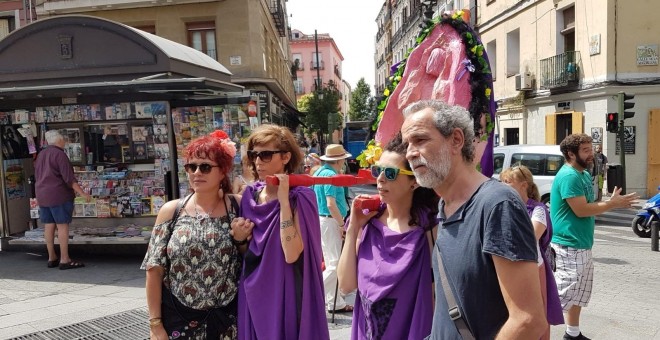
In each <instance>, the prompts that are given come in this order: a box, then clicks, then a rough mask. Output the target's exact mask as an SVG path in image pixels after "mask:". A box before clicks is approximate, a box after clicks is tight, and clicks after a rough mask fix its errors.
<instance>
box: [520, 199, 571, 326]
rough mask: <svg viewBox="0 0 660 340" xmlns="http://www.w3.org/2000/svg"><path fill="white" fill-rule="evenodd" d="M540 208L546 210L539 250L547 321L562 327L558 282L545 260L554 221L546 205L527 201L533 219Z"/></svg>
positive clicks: (562, 318) (530, 200) (562, 319)
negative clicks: (536, 210)
mask: <svg viewBox="0 0 660 340" xmlns="http://www.w3.org/2000/svg"><path fill="white" fill-rule="evenodd" d="M537 206H540V207H542V208H544V209H545V226H546V228H545V231H544V232H543V235H541V239H540V240H539V248H541V255H542V256H543V267H545V286H546V291H547V297H546V299H547V304H548V307H547V319H548V323H549V324H551V325H561V324H563V323H564V314H563V311H562V309H561V301H560V300H559V291H558V290H557V282H555V275H554V273H553V272H552V268H550V263H549V262H548V259H546V258H545V251H546V250H547V249H548V247H549V246H550V240H551V239H552V221H550V212H548V209H547V208H546V207H545V204H543V203H541V202H537V201H535V200H533V199H531V198H530V199H528V200H527V213H528V214H529V217H532V213H533V212H534V208H536V207H537Z"/></svg>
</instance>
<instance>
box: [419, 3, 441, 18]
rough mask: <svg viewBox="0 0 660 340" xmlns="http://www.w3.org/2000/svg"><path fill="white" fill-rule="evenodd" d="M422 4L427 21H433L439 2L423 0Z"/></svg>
mask: <svg viewBox="0 0 660 340" xmlns="http://www.w3.org/2000/svg"><path fill="white" fill-rule="evenodd" d="M421 4H422V8H423V9H424V10H423V11H422V13H424V16H425V17H426V19H433V13H435V10H433V7H435V5H437V4H438V0H422V1H421Z"/></svg>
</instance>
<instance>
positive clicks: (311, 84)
mask: <svg viewBox="0 0 660 340" xmlns="http://www.w3.org/2000/svg"><path fill="white" fill-rule="evenodd" d="M317 45H318V48H317ZM290 46H291V60H292V61H293V64H294V65H298V67H297V70H296V75H297V76H296V79H295V80H294V87H295V89H296V96H297V97H298V98H300V97H301V96H303V95H305V94H308V93H313V92H315V91H316V90H317V89H318V88H319V86H321V87H324V86H327V85H328V84H330V83H332V84H334V86H335V87H336V88H337V90H338V91H339V93H340V98H341V99H340V101H339V109H340V111H341V112H340V113H341V114H342V116H343V117H345V116H347V115H348V109H349V106H348V98H349V97H350V87H347V86H346V84H347V83H346V82H344V80H343V79H342V76H341V75H342V62H343V61H344V56H343V55H342V54H341V51H340V50H339V47H337V44H336V43H335V40H334V39H333V38H332V37H331V36H330V34H328V33H316V34H314V33H311V34H305V33H303V32H301V31H300V30H297V29H293V30H292V33H291V42H290ZM317 50H318V59H317ZM319 78H320V79H319ZM341 138H342V134H341V128H340V129H339V130H335V131H334V132H332V135H331V136H330V139H331V140H330V141H335V142H336V141H340V140H341Z"/></svg>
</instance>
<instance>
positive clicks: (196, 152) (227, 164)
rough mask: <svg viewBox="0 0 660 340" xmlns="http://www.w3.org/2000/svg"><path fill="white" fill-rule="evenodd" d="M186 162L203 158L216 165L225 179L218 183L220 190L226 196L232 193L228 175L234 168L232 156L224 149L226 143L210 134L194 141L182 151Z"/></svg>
mask: <svg viewBox="0 0 660 340" xmlns="http://www.w3.org/2000/svg"><path fill="white" fill-rule="evenodd" d="M183 152H184V157H185V158H186V161H189V160H190V158H192V157H196V158H205V159H209V160H211V161H213V162H215V163H217V164H218V167H219V169H220V171H222V173H223V174H225V178H223V179H222V181H221V182H220V188H221V189H222V191H223V192H224V193H226V194H231V193H232V188H231V182H230V181H229V174H231V172H232V170H233V168H234V156H233V155H232V154H231V151H230V150H228V149H227V147H226V141H223V139H221V138H218V137H217V136H215V135H213V134H211V135H207V136H202V137H199V138H196V139H194V140H193V141H192V142H190V144H188V145H187V146H186V148H185V149H184V150H183Z"/></svg>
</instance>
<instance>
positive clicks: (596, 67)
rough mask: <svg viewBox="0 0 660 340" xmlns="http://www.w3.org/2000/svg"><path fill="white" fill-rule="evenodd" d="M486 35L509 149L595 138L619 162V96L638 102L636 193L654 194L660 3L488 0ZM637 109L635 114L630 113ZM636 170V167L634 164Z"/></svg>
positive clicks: (633, 154)
mask: <svg viewBox="0 0 660 340" xmlns="http://www.w3.org/2000/svg"><path fill="white" fill-rule="evenodd" d="M478 8H479V16H478V19H477V25H476V28H477V30H478V32H479V34H480V36H481V39H482V42H483V44H484V46H485V47H486V51H487V53H488V56H489V59H490V62H491V67H492V71H493V77H494V91H495V98H496V100H497V102H498V106H499V108H498V115H497V121H496V133H497V134H498V137H499V138H498V140H499V144H500V145H507V144H559V143H560V142H561V141H562V139H563V138H564V137H565V136H566V135H568V134H571V133H586V134H589V135H591V136H592V137H594V144H602V146H603V150H604V153H605V154H606V155H607V157H608V158H609V161H610V163H619V159H620V156H619V154H618V151H617V148H616V135H615V134H614V133H608V132H607V131H606V126H605V125H606V118H605V117H606V114H607V113H608V112H617V106H618V105H617V99H616V98H617V93H619V92H625V93H627V94H633V95H635V98H634V99H633V100H632V101H633V102H634V103H635V107H634V109H632V111H634V112H635V115H634V117H632V118H630V119H626V120H625V126H626V129H625V132H626V137H625V140H626V145H625V146H624V148H625V150H626V164H627V166H626V184H627V191H628V192H633V191H636V192H638V193H640V194H641V195H642V196H645V195H646V196H649V195H653V194H654V193H655V192H656V188H657V186H658V184H660V150H658V148H657V147H656V148H652V147H650V146H651V145H654V144H655V142H657V141H658V138H657V137H654V136H655V135H658V133H653V131H655V130H656V129H659V128H660V110H659V109H660V96H659V95H658V94H660V86H658V84H659V83H660V82H659V81H660V66H659V65H658V38H657V37H656V35H654V34H653V33H651V32H656V31H657V30H658V29H660V23H658V22H657V20H656V19H655V16H654V15H653V13H655V11H656V10H660V3H658V2H657V1H653V0H641V1H634V2H622V1H616V0H606V1H602V0H599V1H596V0H583V1H575V0H536V1H516V0H503V1H501V0H497V1H495V0H486V1H481V2H480V4H479V7H478ZM629 111H630V110H629ZM631 164H635V166H631Z"/></svg>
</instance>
